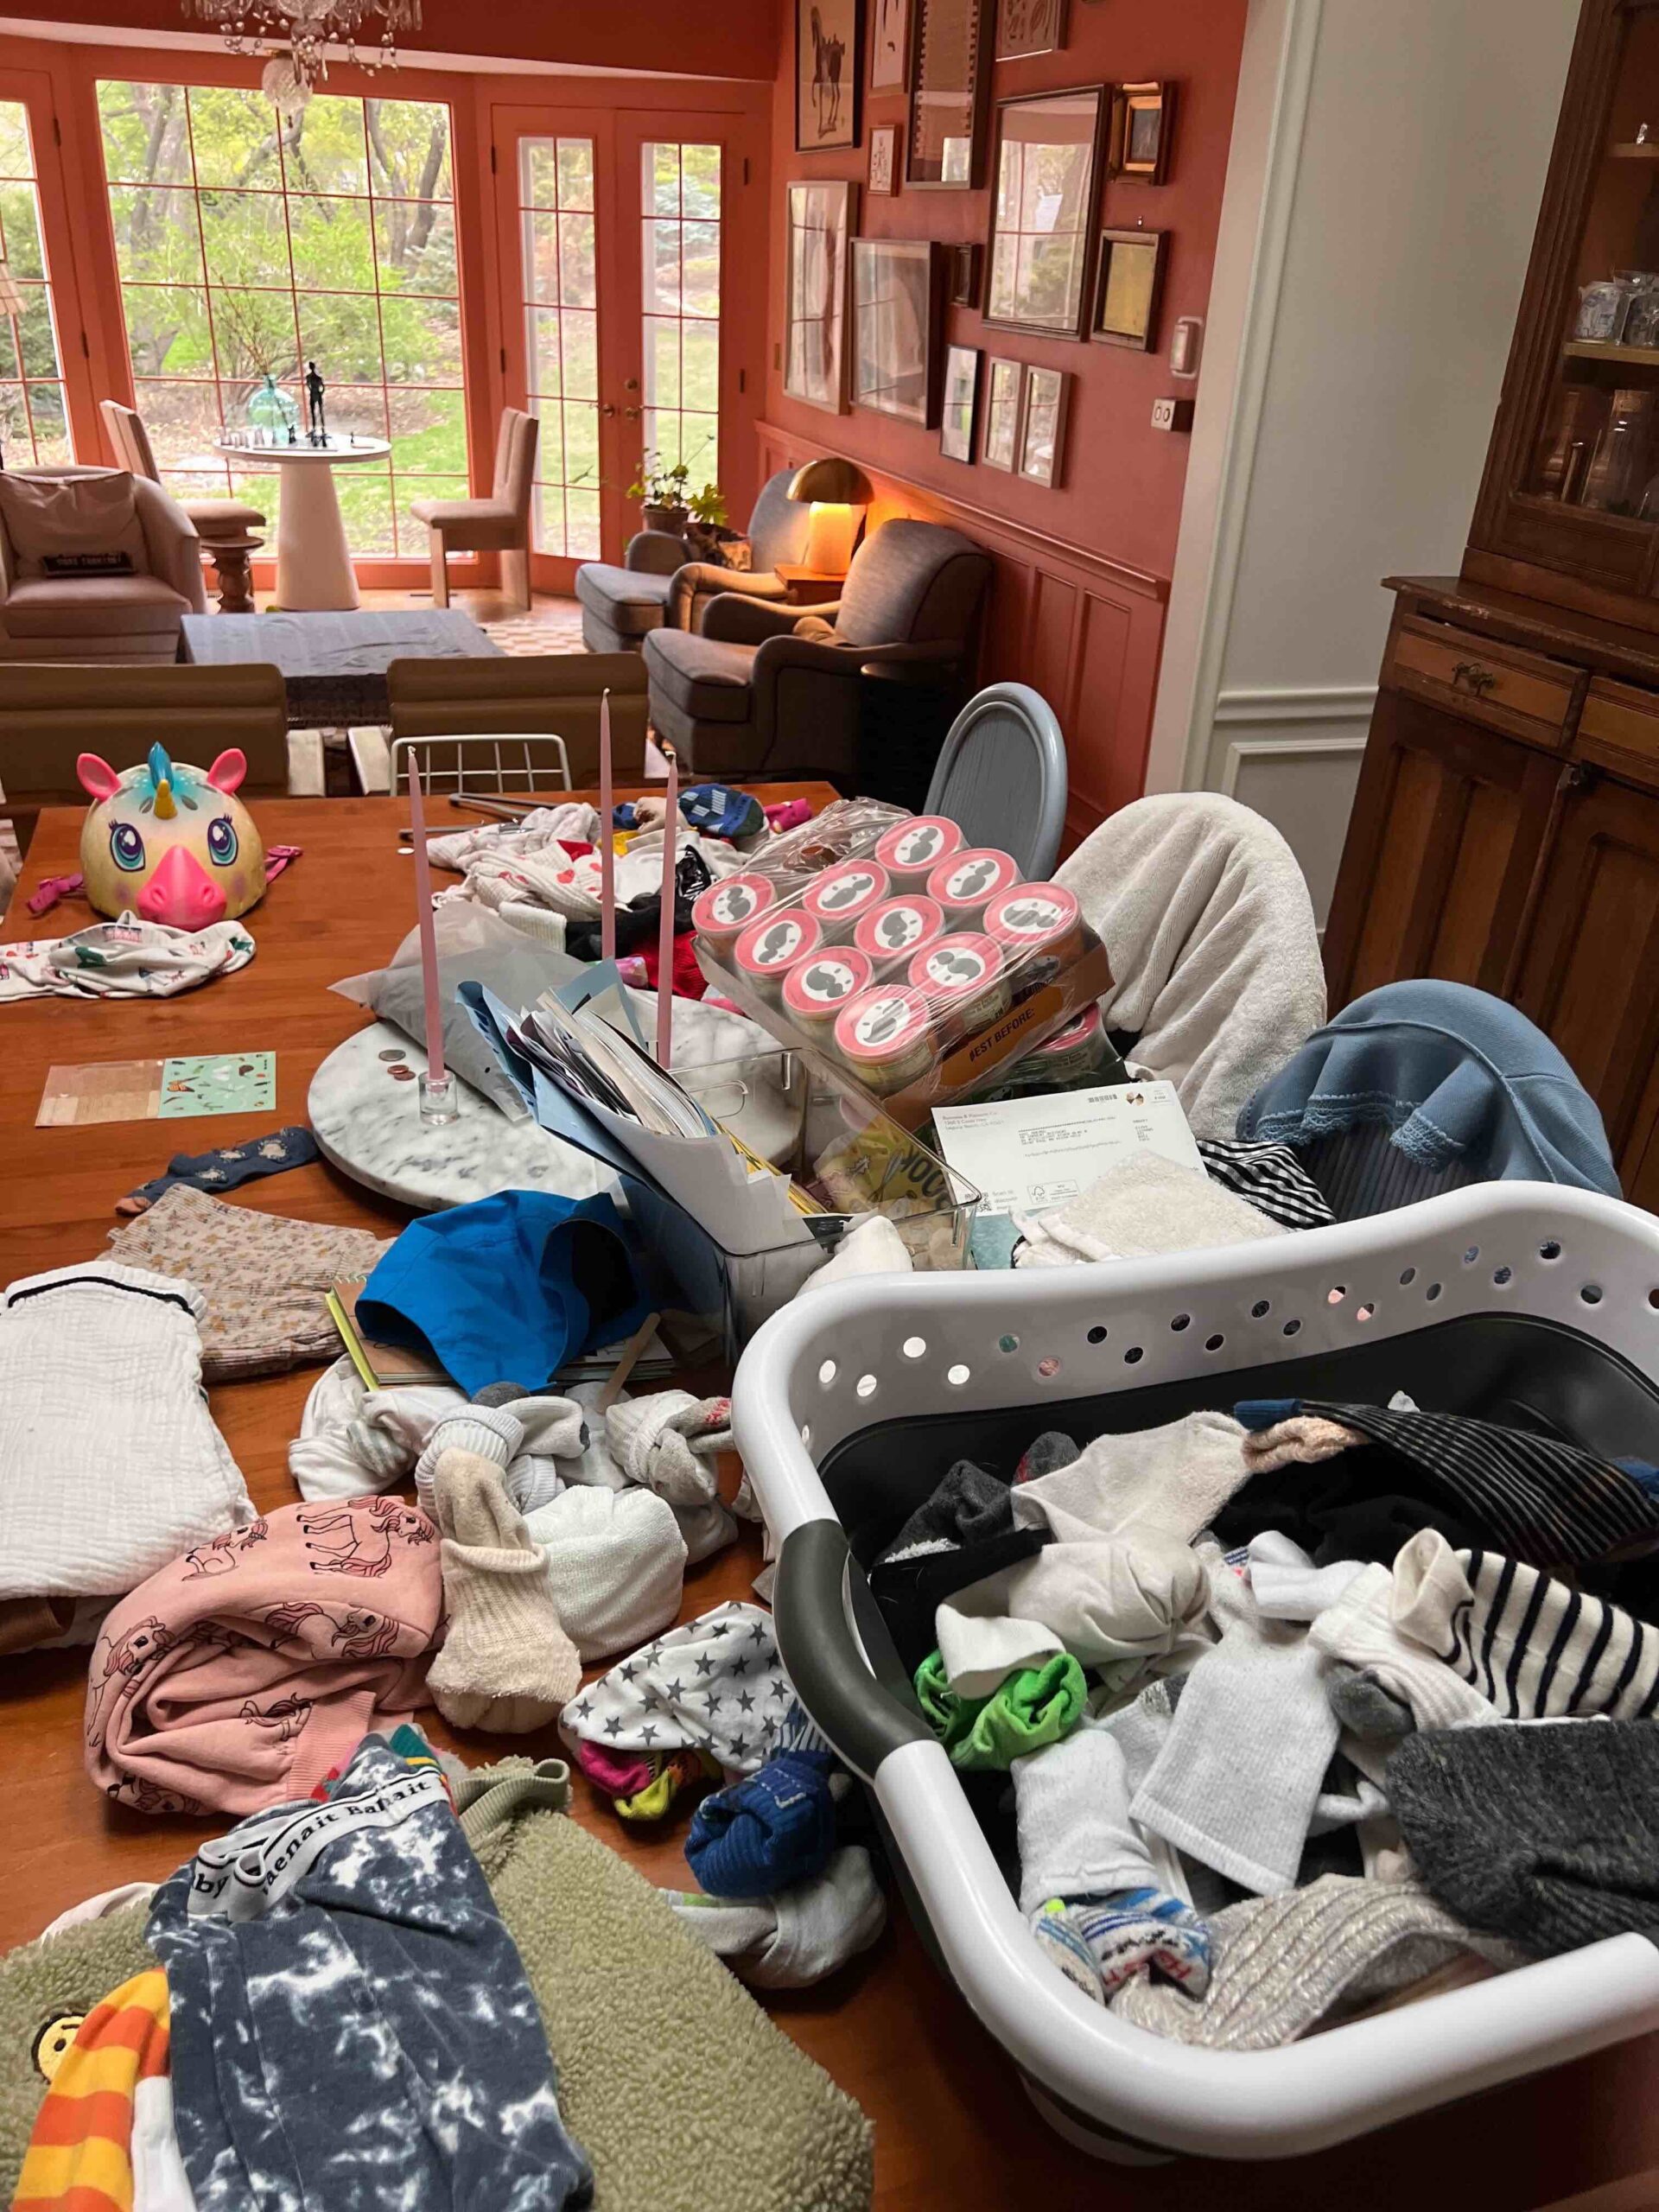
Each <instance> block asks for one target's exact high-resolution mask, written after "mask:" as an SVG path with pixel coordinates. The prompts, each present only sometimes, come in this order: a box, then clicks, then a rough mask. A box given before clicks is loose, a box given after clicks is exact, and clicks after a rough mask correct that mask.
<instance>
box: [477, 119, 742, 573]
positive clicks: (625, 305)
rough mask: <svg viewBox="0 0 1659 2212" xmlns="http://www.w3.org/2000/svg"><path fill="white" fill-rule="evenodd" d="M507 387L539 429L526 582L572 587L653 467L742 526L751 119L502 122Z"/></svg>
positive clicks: (610, 543)
mask: <svg viewBox="0 0 1659 2212" xmlns="http://www.w3.org/2000/svg"><path fill="white" fill-rule="evenodd" d="M492 121H493V129H492V145H493V151H494V158H495V191H496V207H497V233H498V245H499V262H498V267H499V271H500V277H501V296H502V302H503V309H504V313H503V325H502V337H503V342H502V346H501V366H502V378H503V385H504V388H505V397H506V398H507V400H508V402H509V404H512V405H514V406H519V407H527V408H528V409H529V410H530V411H531V413H532V414H534V415H535V416H537V417H538V418H539V421H540V423H541V437H540V441H539V445H538V449H537V468H536V490H535V499H534V509H533V531H532V540H531V570H532V576H533V581H534V582H536V584H537V586H538V587H539V588H542V589H543V590H549V591H569V589H570V588H571V585H572V580H573V578H574V575H575V569H576V567H577V565H578V564H579V563H581V562H582V561H591V560H607V561H618V560H620V558H621V557H622V549H623V547H624V545H625V544H626V540H627V538H628V537H629V536H630V535H631V534H632V531H635V530H637V529H638V528H639V505H640V501H639V498H638V497H637V496H636V495H634V494H633V493H632V491H631V487H632V486H633V485H634V484H635V483H636V481H637V480H639V475H640V472H641V469H642V466H643V465H644V464H645V461H646V459H647V457H650V458H652V460H654V461H655V462H656V464H657V465H658V467H663V468H668V467H674V466H676V465H677V464H679V463H681V462H683V463H684V465H685V467H687V469H688V470H689V472H690V474H689V479H688V481H689V485H690V489H691V491H693V492H696V491H698V490H700V489H701V488H702V486H703V485H705V484H709V483H713V484H718V485H720V486H721V487H722V488H723V489H724V491H725V493H726V496H727V498H728V501H729V503H730V508H731V513H732V518H733V519H734V521H735V522H737V523H739V524H741V523H742V521H743V520H745V519H746V518H747V513H748V508H749V504H750V500H751V498H752V496H753V481H754V467H755V454H754V438H753V421H754V412H755V405H756V401H757V399H758V396H759V391H760V386H761V385H762V383H763V381H764V379H763V376H762V368H763V357H762V353H761V350H760V349H761V347H762V346H763V345H764V342H765V340H764V329H765V323H764V315H765V301H764V295H765V284H764V281H763V277H762V272H763V271H764V269H765V257H766V232H765V223H764V216H763V213H762V193H761V191H760V187H759V184H758V181H757V176H756V170H757V163H756V160H755V154H754V151H753V148H752V145H751V143H750V141H751V139H752V137H753V135H754V130H755V126H754V124H753V122H752V120H751V119H749V118H746V117H744V116H741V115H734V114H718V113H708V112H699V111H696V110H690V109H687V108H683V107H673V108H670V107H664V108H661V109H652V110H648V111H646V110H635V111H616V110H611V109H603V108H598V107H569V108H550V107H535V108H520V107H498V108H496V109H495V110H494V111H493V118H492Z"/></svg>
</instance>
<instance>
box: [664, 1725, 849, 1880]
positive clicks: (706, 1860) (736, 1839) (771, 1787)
mask: <svg viewBox="0 0 1659 2212" xmlns="http://www.w3.org/2000/svg"><path fill="white" fill-rule="evenodd" d="M835 1764H836V1762H835V1760H834V1758H832V1757H831V1756H830V1754H829V1752H828V1751H780V1752H779V1754H778V1756H777V1757H776V1758H772V1759H769V1760H768V1761H767V1763H766V1765H765V1766H763V1767H762V1768H761V1769H760V1772H759V1773H758V1774H751V1775H749V1776H747V1777H746V1778H745V1779H744V1780H743V1781H741V1782H735V1783H733V1784H732V1786H731V1787H730V1789H718V1790H716V1791H715V1794H714V1796H712V1797H705V1798H704V1799H703V1801H702V1804H700V1805H699V1806H698V1808H697V1809H696V1812H695V1813H694V1814H693V1815H692V1818H691V1832H690V1834H689V1835H688V1836H687V1838H686V1840H685V1858H686V1864H687V1865H688V1866H690V1869H691V1872H693V1873H694V1874H695V1875H696V1878H697V1882H698V1885H699V1886H700V1887H701V1888H702V1889H703V1890H706V1891H707V1892H708V1893H709V1896H710V1897H770V1896H772V1892H773V1891H776V1890H786V1889H788V1888H789V1887H790V1886H791V1884H792V1883H795V1882H810V1880H811V1878H812V1877H813V1876H814V1875H815V1874H821V1873H822V1872H823V1869H824V1868H825V1866H828V1864H829V1854H830V1853H831V1852H832V1851H833V1850H834V1849H835V1847H836V1808H835V1803H834V1801H833V1799H832V1798H831V1797H830V1795H829V1777H830V1774H831V1773H832V1772H833V1770H834V1768H835Z"/></svg>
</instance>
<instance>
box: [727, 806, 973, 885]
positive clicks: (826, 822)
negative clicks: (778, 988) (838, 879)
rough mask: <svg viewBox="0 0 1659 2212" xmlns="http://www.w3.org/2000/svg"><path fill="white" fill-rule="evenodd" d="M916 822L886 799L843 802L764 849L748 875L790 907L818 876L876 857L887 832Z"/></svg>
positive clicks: (750, 867) (822, 811)
mask: <svg viewBox="0 0 1659 2212" xmlns="http://www.w3.org/2000/svg"><path fill="white" fill-rule="evenodd" d="M912 818H913V817H912V816H910V815H908V814H906V812H905V810H904V808H903V807H902V806H889V805H888V804H887V801H886V800H885V799H879V798H838V799H836V800H835V801H834V802H833V803H832V804H830V805H829V806H826V807H824V808H823V809H822V810H821V811H820V812H818V813H817V814H815V815H814V816H813V817H812V819H811V820H810V822H803V823H802V824H801V826H800V828H799V829H789V830H785V833H784V835H783V836H781V837H773V838H772V840H771V841H770V842H769V843H767V844H765V845H762V846H761V847H760V850H759V851H758V852H756V853H754V854H753V855H751V857H750V861H749V869H750V871H751V872H752V873H753V874H756V875H763V876H765V877H766V880H767V881H768V882H769V883H770V884H771V885H772V887H773V889H774V890H775V891H776V892H777V893H778V897H779V902H780V904H781V903H785V902H787V901H789V900H791V899H798V898H799V897H800V895H801V893H802V892H804V890H805V889H806V887H807V885H808V884H809V883H810V882H811V881H812V880H813V878H814V877H815V876H818V875H822V874H823V871H824V870H825V869H826V868H834V867H836V864H837V863H838V862H839V861H855V860H861V859H862V858H863V857H864V855H866V854H867V853H868V854H869V855H872V857H875V856H876V855H875V847H876V845H877V844H878V843H879V842H880V840H881V838H882V837H883V836H885V835H886V834H887V831H888V830H889V829H895V828H902V827H903V825H904V824H905V823H907V822H909V821H911V820H912ZM957 836H961V832H960V831H958V832H957Z"/></svg>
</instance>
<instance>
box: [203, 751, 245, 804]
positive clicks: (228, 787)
mask: <svg viewBox="0 0 1659 2212" xmlns="http://www.w3.org/2000/svg"><path fill="white" fill-rule="evenodd" d="M247 772H248V756H247V754H246V753H244V752H243V750H242V748H241V747H240V746H239V745H232V747H230V748H229V749H228V751H226V752H224V753H220V754H219V758H218V760H215V761H214V763H213V766H212V767H211V768H210V769H209V770H208V771H207V780H208V782H209V783H210V784H211V785H213V789H214V790H215V791H226V792H229V791H235V790H236V789H237V787H238V785H239V784H240V783H241V781H242V779H243V778H244V777H245V775H246V774H247Z"/></svg>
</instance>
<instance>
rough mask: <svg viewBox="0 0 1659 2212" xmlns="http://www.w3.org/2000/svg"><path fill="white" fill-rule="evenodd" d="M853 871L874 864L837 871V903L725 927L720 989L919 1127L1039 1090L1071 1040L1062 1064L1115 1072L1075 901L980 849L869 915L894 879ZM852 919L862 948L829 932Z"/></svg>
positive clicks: (870, 860)
mask: <svg viewBox="0 0 1659 2212" xmlns="http://www.w3.org/2000/svg"><path fill="white" fill-rule="evenodd" d="M920 826H921V827H923V828H931V827H932V826H934V825H931V824H930V823H929V822H928V821H927V820H926V818H925V817H923V818H921V823H920ZM954 827H955V825H954V824H947V825H945V829H946V830H950V829H954ZM941 834H942V835H944V833H943V832H942V833H941ZM957 836H958V837H959V836H960V832H959V831H958V832H957ZM944 841H945V842H949V837H948V836H945V840H944ZM881 842H882V843H883V846H884V849H885V850H886V852H887V854H888V855H890V856H896V864H897V866H898V868H899V874H900V876H901V878H902V876H903V874H905V872H906V870H905V861H904V858H903V857H902V855H901V854H900V849H901V848H902V847H903V845H904V840H903V837H902V836H893V833H892V831H891V829H889V831H888V832H887V835H886V836H885V837H884V838H883V839H882V841H881ZM926 842H932V841H931V838H930V839H929V840H927V841H926ZM914 857H915V856H914V855H913V854H912V860H913V859H914ZM855 858H856V860H857V861H860V862H861V863H867V864H861V865H858V866H853V865H849V863H847V862H846V861H844V860H843V859H842V857H841V856H840V855H837V856H836V858H835V860H834V861H832V862H831V863H830V870H829V877H830V880H829V884H828V887H827V889H828V892H829V894H830V895H827V896H826V895H823V893H821V894H820V895H819V896H817V897H816V898H815V897H813V896H812V895H811V893H810V891H809V893H806V894H804V895H803V896H802V897H801V898H800V899H798V900H790V899H780V901H779V903H778V904H776V905H774V906H768V907H767V908H766V910H765V911H764V912H762V913H761V914H760V916H759V918H757V919H756V920H755V921H753V922H752V923H750V924H749V925H748V926H747V929H745V930H744V931H742V932H741V935H740V936H739V937H738V938H736V940H735V942H732V941H730V939H729V938H728V933H727V932H726V931H723V930H722V929H721V926H720V924H719V922H718V920H716V922H715V926H714V927H713V928H712V929H708V928H703V927H701V926H700V927H699V929H698V933H697V939H696V953H697V959H698V962H699V964H700V965H701V966H702V970H703V973H704V974H705V975H706V976H708V978H709V982H710V983H711V984H712V985H713V987H714V988H715V991H716V992H717V993H719V994H720V995H721V996H723V997H726V998H728V999H729V1000H730V1001H732V1003H733V1004H734V1005H735V1006H736V1007H738V1008H739V1009H740V1010H741V1012H743V1013H745V1014H750V1015H752V1016H753V1018H754V1020H757V1021H760V1022H761V1023H762V1024H764V1026H765V1027H766V1028H768V1029H770V1030H771V1031H772V1033H773V1035H774V1036H776V1037H777V1038H778V1039H779V1040H780V1042H782V1043H783V1044H785V1045H786V1046H792V1047H794V1048H796V1049H797V1050H798V1051H800V1052H802V1053H803V1054H804V1056H805V1057H806V1058H807V1059H808V1060H809V1061H810V1064H811V1065H812V1067H813V1069H814V1071H815V1072H816V1073H817V1075H818V1076H819V1077H821V1078H822V1079H823V1080H824V1081H826V1082H828V1083H829V1084H833V1085H836V1086H837V1087H839V1088H841V1089H842V1090H843V1091H844V1092H845V1093H846V1094H847V1095H848V1096H849V1097H851V1098H853V1099H855V1100H859V1099H862V1100H868V1099H869V1098H871V1097H875V1098H879V1099H880V1101H881V1104H882V1109H883V1111H884V1112H885V1113H887V1115H889V1116H891V1117H892V1118H893V1121H895V1122H898V1123H899V1124H900V1125H901V1126H902V1127H904V1128H909V1129H914V1128H918V1127H919V1126H920V1125H921V1123H922V1122H925V1121H926V1120H927V1119H928V1117H929V1116H930V1115H931V1113H932V1110H933V1109H934V1108H935V1107H936V1106H948V1105H951V1104H953V1103H957V1101H959V1100H961V1099H964V1098H974V1097H979V1096H983V1095H984V1094H986V1093H987V1092H990V1091H995V1090H998V1089H1000V1088H1002V1087H1004V1086H1007V1084H1010V1082H1011V1081H1014V1080H1015V1079H1016V1078H1017V1080H1018V1081H1019V1082H1020V1084H1021V1085H1024V1084H1028V1083H1030V1082H1031V1080H1032V1076H1033V1073H1034V1069H1033V1062H1036V1064H1037V1065H1038V1066H1041V1065H1043V1063H1042V1062H1041V1061H1039V1060H1038V1057H1037V1056H1038V1054H1039V1048H1041V1047H1042V1046H1045V1045H1046V1043H1047V1040H1048V1039H1050V1038H1052V1037H1053V1036H1054V1035H1056V1033H1060V1032H1065V1031H1066V1030H1068V1028H1070V1027H1074V1026H1075V1027H1077V1032H1078V1033H1077V1035H1076V1036H1075V1037H1074V1038H1073V1039H1072V1040H1071V1044H1070V1045H1069V1046H1067V1047H1066V1048H1065V1052H1063V1053H1062V1054H1061V1055H1059V1056H1058V1058H1059V1061H1060V1065H1062V1066H1070V1065H1084V1064H1087V1063H1090V1062H1098V1064H1099V1065H1101V1066H1103V1067H1105V1066H1107V1065H1110V1062H1111V1054H1110V1047H1109V1044H1108V1043H1107V1040H1106V1039H1105V1036H1104V1033H1103V1031H1102V1030H1101V1027H1100V1020H1099V1014H1098V1013H1097V1011H1096V1000H1098V999H1099V997H1100V996H1101V994H1102V993H1103V991H1105V990H1107V989H1108V988H1109V986H1110V983H1111V980H1112V977H1111V968H1110V965H1109V962H1108V960H1107V957H1106V953H1105V949H1104V947H1103V945H1102V944H1100V942H1099V940H1098V939H1097V938H1096V937H1095V935H1094V934H1093V932H1092V931H1090V929H1089V927H1088V925H1087V924H1086V923H1085V922H1084V919H1083V916H1082V913H1081V912H1080V911H1079V909H1078V906H1077V899H1076V898H1075V897H1074V896H1073V895H1072V893H1070V892H1069V891H1065V890H1064V889H1062V888H1061V887H1060V886H1059V885H1058V884H1053V883H1025V882H1022V881H1021V880H1020V871H1019V868H1018V866H1017V865H1016V863H1015V862H1014V860H1012V859H1011V858H1010V856H1009V855H1007V853H1004V852H1000V851H997V850H996V849H994V848H977V849H973V850H971V851H969V850H958V851H956V852H954V853H951V854H949V855H946V857H945V858H944V859H943V860H940V861H935V862H934V863H933V864H932V866H931V868H929V870H928V874H927V880H928V884H929V889H928V890H927V891H925V892H918V891H914V890H908V889H906V890H902V891H900V892H899V893H896V894H895V895H894V896H893V897H891V898H883V899H874V902H873V903H869V901H870V892H871V886H872V884H873V882H874V879H875V878H876V877H877V876H878V875H879V874H887V877H888V879H889V880H891V875H892V869H891V868H890V867H889V865H888V863H887V861H877V860H876V859H875V858H874V854H873V853H872V854H870V855H857V856H855ZM910 873H911V874H912V876H913V875H914V874H917V873H918V868H917V867H916V866H912V868H911V869H910ZM820 880H822V879H820ZM835 893H842V894H843V895H842V897H840V898H837V897H836V896H835V895H833V894H835ZM849 907H858V908H861V910H862V911H861V912H860V914H859V918H858V919H857V920H856V922H855V924H854V926H853V929H852V932H851V934H852V943H851V944H846V943H844V942H842V943H836V942H830V941H828V940H827V938H826V933H825V931H824V929H823V927H822V926H821V924H822V922H823V918H825V916H826V915H836V913H837V912H843V913H844V912H845V911H846V909H847V908H849ZM831 926H832V927H834V926H835V924H834V923H832V924H831ZM1057 1072H1058V1071H1057Z"/></svg>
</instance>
